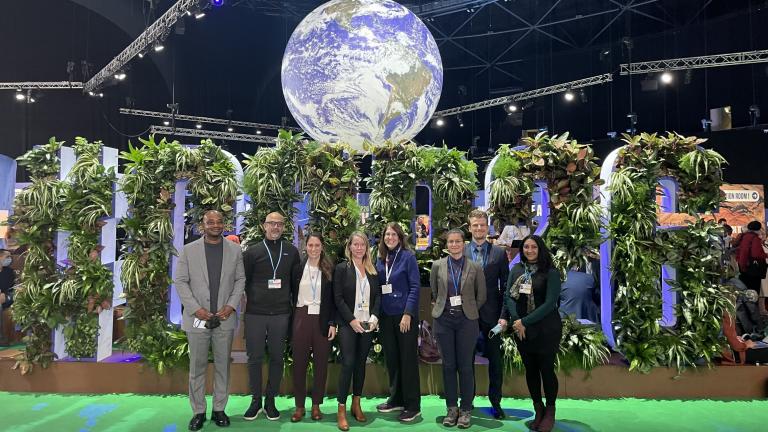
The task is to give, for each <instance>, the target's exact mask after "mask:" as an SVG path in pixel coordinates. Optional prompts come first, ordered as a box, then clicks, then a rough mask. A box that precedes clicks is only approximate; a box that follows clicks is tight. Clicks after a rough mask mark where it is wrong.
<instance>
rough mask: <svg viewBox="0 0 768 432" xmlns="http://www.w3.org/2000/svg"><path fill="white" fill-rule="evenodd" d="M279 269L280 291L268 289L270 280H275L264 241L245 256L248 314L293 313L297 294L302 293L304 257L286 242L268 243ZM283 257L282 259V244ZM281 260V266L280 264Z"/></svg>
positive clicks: (249, 249)
mask: <svg viewBox="0 0 768 432" xmlns="http://www.w3.org/2000/svg"><path fill="white" fill-rule="evenodd" d="M265 242H266V244H267V245H269V250H270V251H271V253H272V260H273V261H274V264H275V265H276V266H277V269H276V270H277V271H276V274H275V277H276V278H277V279H280V280H281V288H280V289H268V288H267V281H269V279H272V263H271V262H270V260H269V256H268V255H267V249H266V248H265V247H264V242H259V243H256V245H254V246H251V247H250V248H248V250H246V251H245V252H244V253H243V265H244V266H245V296H246V299H247V301H248V302H247V304H246V307H245V313H247V314H252V315H278V314H287V313H291V311H292V310H293V304H292V303H291V301H292V299H293V297H294V293H297V292H299V282H301V271H302V268H301V257H300V256H299V251H298V250H297V249H296V247H295V246H293V245H292V244H291V243H289V242H287V241H285V240H274V241H273V240H265ZM281 243H282V245H283V256H282V257H280V256H279V253H280V244H281ZM278 259H279V260H280V264H279V265H278V263H277V262H278Z"/></svg>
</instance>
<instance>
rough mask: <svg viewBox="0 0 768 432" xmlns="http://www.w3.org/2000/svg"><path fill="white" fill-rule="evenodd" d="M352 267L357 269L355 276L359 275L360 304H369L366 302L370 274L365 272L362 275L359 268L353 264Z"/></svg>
mask: <svg viewBox="0 0 768 432" xmlns="http://www.w3.org/2000/svg"><path fill="white" fill-rule="evenodd" d="M352 267H354V268H355V274H356V275H357V284H358V288H359V289H360V303H361V304H366V303H368V302H367V301H365V286H366V285H368V274H367V273H365V272H363V273H362V274H360V272H359V271H357V266H356V265H354V264H352Z"/></svg>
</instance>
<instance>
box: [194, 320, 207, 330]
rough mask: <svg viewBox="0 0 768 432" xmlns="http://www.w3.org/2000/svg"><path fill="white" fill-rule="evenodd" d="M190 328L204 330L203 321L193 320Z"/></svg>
mask: <svg viewBox="0 0 768 432" xmlns="http://www.w3.org/2000/svg"><path fill="white" fill-rule="evenodd" d="M192 326H193V327H194V328H198V329H204V328H205V321H203V320H201V319H198V318H195V319H194V321H193V324H192Z"/></svg>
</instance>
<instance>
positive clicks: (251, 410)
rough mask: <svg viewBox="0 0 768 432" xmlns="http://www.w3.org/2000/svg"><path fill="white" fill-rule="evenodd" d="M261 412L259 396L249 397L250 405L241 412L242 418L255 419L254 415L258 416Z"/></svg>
mask: <svg viewBox="0 0 768 432" xmlns="http://www.w3.org/2000/svg"><path fill="white" fill-rule="evenodd" d="M260 412H261V398H258V399H257V398H253V399H251V406H249V407H248V409H247V410H246V411H245V414H243V419H244V420H248V421H251V420H256V417H258V416H259V413H260Z"/></svg>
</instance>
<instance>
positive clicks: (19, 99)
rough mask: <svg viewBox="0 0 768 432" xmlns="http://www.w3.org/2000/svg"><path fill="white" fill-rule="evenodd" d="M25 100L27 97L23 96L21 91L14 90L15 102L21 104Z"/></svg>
mask: <svg viewBox="0 0 768 432" xmlns="http://www.w3.org/2000/svg"><path fill="white" fill-rule="evenodd" d="M26 98H27V97H26V96H24V93H22V92H21V90H16V100H17V101H19V102H21V101H23V100H24V99H26Z"/></svg>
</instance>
